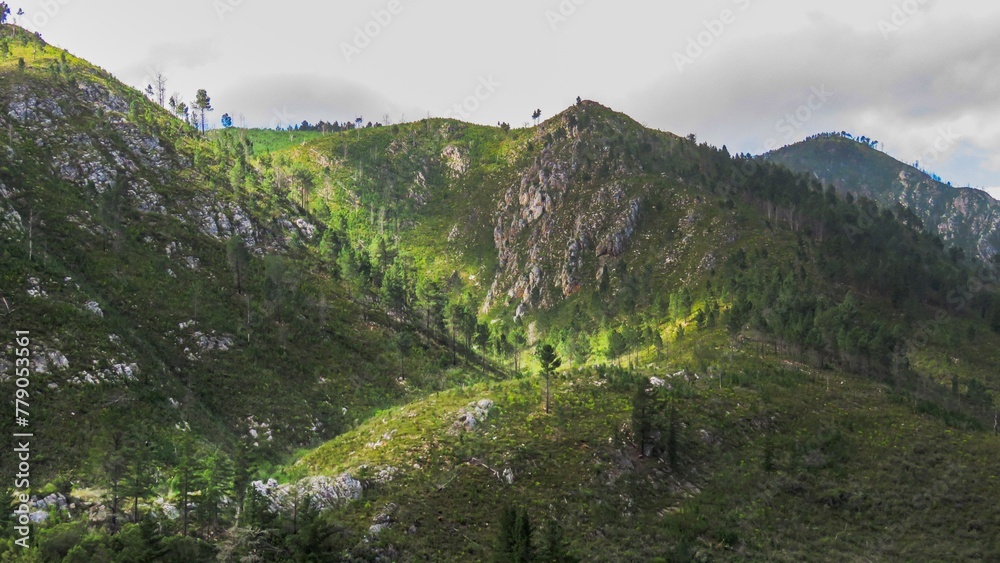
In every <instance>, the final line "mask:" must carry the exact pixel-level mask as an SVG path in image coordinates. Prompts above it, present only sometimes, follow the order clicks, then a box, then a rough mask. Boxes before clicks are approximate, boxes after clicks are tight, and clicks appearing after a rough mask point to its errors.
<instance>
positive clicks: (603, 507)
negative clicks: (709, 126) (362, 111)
mask: <svg viewBox="0 0 1000 563" xmlns="http://www.w3.org/2000/svg"><path fill="white" fill-rule="evenodd" d="M0 39H2V42H0V56H2V57H3V58H0V109H3V110H4V111H2V112H0V125H2V127H0V154H3V155H6V156H4V159H3V160H2V161H0V231H2V232H3V237H4V238H3V239H2V240H3V242H2V244H0V272H2V273H0V297H2V300H0V315H2V319H3V320H2V323H3V326H4V327H8V328H10V329H11V330H30V331H31V333H32V342H33V346H32V349H31V351H32V355H33V358H34V359H35V360H34V361H35V364H34V367H35V375H34V378H35V379H34V380H33V383H32V390H31V391H32V397H31V404H32V411H31V412H32V415H31V416H32V420H33V424H34V425H37V426H36V427H37V428H38V429H39V430H38V432H37V437H36V438H35V441H34V442H33V446H32V447H33V448H34V450H33V451H37V452H39V453H40V455H38V456H37V458H35V457H33V460H32V485H33V488H32V490H31V494H32V495H34V496H35V497H37V498H39V499H44V498H46V497H49V500H50V501H51V503H52V504H51V505H50V504H49V501H46V509H45V510H46V511H47V515H45V516H36V518H44V520H45V521H44V523H39V524H37V525H35V534H34V540H33V541H34V547H33V549H32V550H30V551H28V552H23V551H19V549H20V548H17V547H16V546H15V545H14V544H13V538H14V531H13V520H9V519H8V520H5V521H4V523H3V524H2V526H0V528H2V529H3V532H4V534H3V542H2V543H0V557H2V558H4V559H5V560H26V561H116V560H117V561H151V560H162V561H208V560H218V559H221V560H225V561H235V560H255V561H298V560H302V561H308V560H365V561H367V560H378V559H379V558H381V560H463V559H464V560H499V561H529V560H530V561H573V560H605V561H615V560H643V561H656V560H670V561H687V560H716V559H718V560H734V561H736V560H802V559H809V558H814V557H817V554H823V555H826V554H836V555H837V556H838V557H846V558H849V559H850V558H866V557H870V558H876V559H902V560H961V559H983V560H989V559H993V558H996V557H998V556H1000V553H998V552H997V545H996V542H995V541H994V540H993V534H992V533H991V532H990V530H993V529H995V528H997V526H998V524H1000V521H998V520H1000V513H998V512H997V510H996V509H995V508H994V507H993V506H992V504H991V500H990V499H992V498H993V497H994V496H995V495H996V494H997V493H998V492H1000V491H997V483H996V479H995V475H994V471H993V469H992V459H993V458H994V457H995V456H996V453H997V450H998V447H1000V441H998V439H997V437H996V435H995V432H993V431H991V429H993V428H995V427H994V421H995V420H996V413H997V410H998V409H997V405H996V397H997V396H998V393H1000V379H998V378H997V375H996V373H995V366H996V365H997V362H998V361H1000V358H998V357H997V354H998V353H1000V352H997V350H1000V346H998V344H1000V294H998V292H997V291H996V289H995V277H994V276H993V274H992V272H993V271H992V270H991V269H988V268H984V267H983V266H984V265H983V264H982V263H979V262H977V261H976V259H974V258H966V257H965V256H964V255H962V254H960V253H959V252H958V251H955V250H946V249H945V247H944V244H943V243H942V241H941V239H940V238H938V237H937V235H936V234H934V233H928V232H925V231H924V228H923V225H922V221H921V220H920V219H919V217H918V213H919V210H917V211H912V210H911V209H909V208H904V207H896V206H890V205H884V204H883V205H881V206H880V205H879V204H877V203H876V202H875V201H872V200H871V199H868V198H865V197H861V198H857V199H855V197H854V196H853V195H849V194H848V195H842V194H840V193H838V191H837V190H834V189H829V188H826V187H824V186H823V185H821V184H819V183H818V182H816V181H814V180H812V179H810V178H808V177H805V176H800V175H797V174H796V173H794V172H792V171H790V170H788V169H787V168H784V167H782V166H779V165H777V164H775V163H773V162H769V161H766V160H758V159H752V158H750V157H749V156H748V155H736V156H735V157H734V156H733V155H730V154H729V153H728V150H726V148H725V147H723V148H722V149H717V148H714V147H710V146H708V145H705V144H701V145H699V144H697V143H696V142H695V140H694V139H683V138H680V137H677V136H674V135H671V134H668V133H662V132H658V131H651V130H648V129H645V128H643V127H641V126H640V125H639V124H637V123H635V122H634V121H632V120H631V119H629V118H628V117H627V116H624V115H622V114H618V113H616V112H613V111H611V110H610V109H608V108H604V107H602V106H600V105H598V104H596V103H594V102H589V101H583V100H579V101H578V103H577V104H576V105H575V106H574V107H572V108H570V109H568V110H566V111H565V112H563V113H562V114H559V115H557V116H555V117H554V118H552V119H550V120H548V121H546V122H544V123H542V124H540V125H539V126H538V127H535V128H530V129H527V128H526V129H517V130H512V129H510V127H509V126H507V127H503V126H502V127H485V126H478V125H471V124H466V123H460V122H457V121H454V120H444V119H428V120H424V121H420V122H417V123H403V124H396V125H387V126H379V124H374V125H372V126H371V127H360V126H355V125H353V124H347V125H346V126H342V125H340V124H338V123H335V124H326V123H321V124H318V125H316V126H313V125H309V124H308V123H306V124H303V125H301V126H298V127H297V128H293V129H292V130H284V131H280V130H245V129H241V128H236V127H231V125H232V122H231V117H229V119H227V120H226V122H227V123H228V125H226V126H225V127H224V128H223V129H220V130H215V131H205V125H204V124H205V121H204V120H205V113H206V112H209V111H211V100H210V98H209V96H208V94H207V93H206V92H204V91H201V92H199V95H198V96H197V97H196V100H195V102H194V103H193V104H192V105H191V106H190V107H189V106H187V105H186V104H184V103H182V102H180V101H179V100H176V99H172V100H170V101H169V102H168V103H167V104H166V105H167V106H168V107H167V108H165V107H163V106H164V101H163V99H162V98H163V94H162V92H163V85H162V83H159V82H158V83H157V85H156V86H155V87H153V86H152V85H151V87H150V88H149V89H148V91H147V94H148V96H149V98H153V99H155V100H157V101H158V102H159V103H154V102H153V101H152V100H151V99H149V98H147V97H146V96H144V95H143V94H141V93H139V92H136V91H134V90H131V89H129V88H127V87H125V86H124V85H122V84H120V83H118V82H117V81H115V80H114V79H113V78H112V77H110V76H108V75H107V74H105V73H103V72H101V71H100V70H98V69H96V68H94V67H92V66H90V65H89V64H87V63H85V62H84V61H81V60H79V59H76V58H74V57H72V56H71V55H68V54H67V53H65V52H63V51H61V50H58V49H55V48H53V47H51V46H48V45H46V44H45V43H44V42H43V41H41V39H40V38H38V37H36V36H33V35H31V34H28V33H26V32H24V31H23V30H20V29H19V28H16V27H12V26H4V27H3V28H2V33H0ZM19 61H20V62H19ZM192 112H193V113H192ZM536 113H539V114H540V112H536ZM228 115H229V114H227V117H228ZM195 121H196V122H195ZM358 125H360V124H358ZM834 142H840V141H834ZM853 144H854V145H858V147H860V149H861V150H868V149H866V148H865V147H864V146H862V145H860V144H858V143H853ZM866 144H867V143H866ZM852 150H853V149H852ZM850 181H859V182H860V181H862V180H861V179H857V178H853V179H850ZM532 351H533V352H534V353H532ZM8 360H9V358H2V359H0V369H2V370H3V371H6V370H9V369H10V368H11V367H13V365H14V364H13V363H12V362H10V361H8ZM6 420H8V422H7V423H6V426H4V429H5V430H7V431H9V432H13V430H14V428H13V426H12V425H11V422H12V420H13V416H9V417H7V419H6ZM43 429H44V431H42V430H43ZM41 452H44V453H43V454H42V453H41ZM14 462H15V460H13V459H10V458H9V456H8V457H6V458H3V461H2V462H0V469H2V470H3V472H4V473H5V474H11V473H13V469H14V465H13V463H14ZM269 479H274V481H273V482H269ZM317 483H319V485H317ZM331 483H332V484H331ZM324 484H325V485H324ZM7 486H8V487H9V485H7ZM317 487H319V488H317ZM322 487H326V488H322ZM6 492H7V493H8V494H12V493H13V491H11V490H7V491H6ZM50 495H51V496H50ZM60 495H61V496H60ZM52 499H56V500H52ZM59 499H63V502H65V503H66V504H67V506H66V507H65V508H63V507H62V506H61V505H60V504H59ZM69 504H72V508H70V507H69V506H68V505H69ZM12 508H13V507H12ZM39 512H40V511H36V513H39Z"/></svg>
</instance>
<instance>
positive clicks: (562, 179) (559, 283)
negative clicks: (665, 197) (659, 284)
mask: <svg viewBox="0 0 1000 563" xmlns="http://www.w3.org/2000/svg"><path fill="white" fill-rule="evenodd" d="M587 115H588V112H587V109H586V106H585V107H584V108H583V109H577V110H571V111H570V112H568V113H567V114H565V115H564V116H563V118H562V119H559V120H554V121H553V122H550V123H548V124H546V125H545V126H543V127H541V128H539V130H538V132H537V133H536V135H535V139H534V140H533V141H532V143H533V144H534V145H540V146H541V148H540V150H538V149H536V150H537V152H538V154H537V156H536V157H535V158H534V162H533V163H532V164H531V165H530V166H528V167H527V168H526V169H525V170H523V172H522V173H521V174H520V175H519V176H518V177H517V179H516V180H515V181H514V182H513V184H512V185H511V186H510V187H509V188H508V189H507V190H506V191H505V192H504V193H503V195H502V197H501V199H500V202H499V205H498V209H497V211H496V213H495V216H494V228H493V240H494V244H495V246H496V249H497V256H498V264H499V272H498V273H497V275H496V277H495V279H494V282H493V286H492V288H491V291H490V293H489V295H488V297H487V299H486V302H485V303H484V306H483V310H484V311H487V310H489V309H491V308H492V307H494V306H495V305H497V304H502V305H506V306H510V307H512V308H515V309H517V310H518V311H519V312H518V313H517V314H518V315H520V314H522V313H523V312H526V311H527V310H528V309H530V308H534V307H540V308H547V307H550V306H552V305H553V304H555V303H556V302H557V301H558V300H559V299H562V298H565V297H568V296H570V295H573V294H574V293H576V292H578V291H580V289H581V288H582V286H583V285H584V284H585V283H586V282H587V280H596V279H599V277H600V272H601V271H602V269H603V268H604V266H605V264H606V263H607V262H609V261H611V260H616V259H618V258H620V257H622V256H623V255H624V254H625V253H626V251H627V250H628V248H629V244H630V242H631V240H632V237H633V236H634V235H635V233H636V230H637V228H638V226H639V223H640V221H641V220H642V213H643V212H642V210H643V205H644V201H645V199H646V194H647V193H648V192H649V191H650V190H651V189H652V185H651V184H650V183H645V182H643V183H637V182H635V181H634V178H635V177H636V176H642V175H644V173H645V171H644V169H643V164H642V162H641V159H639V158H637V156H636V155H635V154H634V153H633V152H632V151H631V150H630V149H629V148H627V146H623V145H625V144H626V143H635V144H642V143H644V142H650V141H649V140H646V139H626V138H625V134H624V133H623V132H622V131H623V130H624V129H626V127H625V124H624V123H622V122H621V121H616V120H615V119H607V118H605V117H604V116H603V115H602V116H601V118H599V119H594V120H588V122H587V125H586V129H583V125H581V122H582V121H583V120H584V119H586V118H587Z"/></svg>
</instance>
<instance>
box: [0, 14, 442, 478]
mask: <svg viewBox="0 0 1000 563" xmlns="http://www.w3.org/2000/svg"><path fill="white" fill-rule="evenodd" d="M3 33H4V35H5V37H4V40H5V41H9V42H10V44H11V48H12V51H13V52H12V55H11V57H10V58H7V59H5V60H3V61H0V218H2V222H0V232H2V233H3V240H2V244H0V271H2V272H3V273H2V276H0V296H2V305H0V306H2V309H0V312H2V318H0V325H2V327H3V331H4V333H5V335H6V336H5V337H4V338H5V341H4V342H3V343H2V344H0V349H2V350H5V354H4V357H3V358H2V359H0V371H2V373H3V378H4V380H5V381H10V378H11V376H12V374H13V364H14V357H13V349H14V343H13V341H12V340H11V339H10V338H8V336H9V335H10V334H12V331H14V330H26V331H31V335H32V341H31V342H32V343H31V352H32V366H33V373H34V374H35V376H34V379H33V381H32V387H31V396H32V400H31V405H32V407H33V408H32V410H31V412H32V424H33V425H35V428H36V429H37V434H36V442H37V443H36V444H35V447H36V451H37V452H38V454H37V458H36V459H35V465H34V467H33V468H34V470H35V471H36V474H37V475H38V478H39V480H41V482H39V483H38V484H39V486H40V485H41V484H43V483H44V482H45V481H44V480H48V479H52V478H54V477H56V476H57V475H60V476H62V477H63V478H64V479H66V480H68V479H69V478H74V479H79V481H78V483H80V484H101V482H102V480H103V479H105V477H106V475H107V471H106V460H105V459H104V458H103V454H102V453H101V452H102V451H103V450H104V449H105V448H107V447H110V446H108V444H109V443H110V444H114V447H115V448H118V447H125V446H126V445H128V447H132V446H133V445H134V443H140V444H142V443H147V444H148V443H150V442H152V443H155V444H156V446H157V448H160V449H162V450H163V452H164V453H163V458H162V459H161V460H160V462H162V463H163V464H164V467H165V469H166V470H167V471H171V470H172V468H173V462H170V461H169V458H170V456H172V455H173V454H172V453H170V452H171V451H172V450H173V446H174V444H175V443H176V439H177V437H178V435H179V434H181V433H183V432H184V431H185V429H186V428H188V427H190V428H192V429H193V431H194V432H195V434H196V435H197V436H198V437H199V440H200V443H201V446H200V447H204V448H206V449H213V448H216V447H221V448H222V449H223V451H225V452H226V454H227V457H231V459H233V460H234V461H235V462H236V464H237V465H238V466H242V467H244V468H246V467H248V466H251V465H252V464H253V463H255V462H256V461H257V460H272V461H273V460H276V459H279V458H280V457H281V456H284V455H286V454H287V453H288V452H289V451H291V449H292V448H294V447H298V446H302V445H307V444H310V443H313V442H315V441H317V440H321V439H324V438H329V437H332V436H334V435H336V434H337V433H338V432H340V431H341V430H342V429H343V428H344V427H345V426H347V425H349V424H350V423H351V421H352V420H354V419H355V418H358V417H361V418H363V417H364V413H365V412H368V411H370V410H371V409H373V408H376V407H381V406H385V405H387V404H392V403H394V402H395V401H399V400H402V399H403V397H405V396H406V395H407V394H408V393H409V392H410V391H409V390H408V388H406V387H404V386H403V385H401V384H400V382H399V381H397V378H398V377H399V373H398V372H399V369H401V367H400V361H399V359H398V354H399V353H398V351H397V350H396V349H395V348H393V338H394V337H395V329H394V327H395V324H394V323H392V322H391V321H390V320H389V319H386V318H384V315H383V316H381V317H378V316H376V317H372V316H371V315H366V314H364V312H363V311H362V308H361V307H359V306H358V305H356V304H355V303H352V302H351V301H349V300H348V299H347V298H346V296H345V293H346V292H345V290H344V289H343V288H342V287H341V285H340V284H339V282H338V281H337V280H336V279H335V275H334V274H333V273H331V272H330V267H329V265H328V264H325V263H324V262H323V260H322V259H321V258H320V257H319V256H318V253H317V250H316V249H317V247H318V246H319V243H320V240H321V238H322V236H323V230H322V228H321V226H320V225H317V224H315V222H314V220H313V219H312V218H311V217H309V216H308V215H307V214H306V213H305V212H304V211H303V210H301V209H297V208H296V206H295V205H294V204H293V203H292V202H291V201H289V200H288V199H286V198H281V197H274V198H269V199H267V200H264V199H263V198H257V197H254V196H252V195H251V194H250V193H248V192H246V191H237V190H235V189H234V188H233V186H232V185H231V183H230V180H229V177H228V176H227V172H229V171H230V170H231V169H232V168H233V167H234V166H237V167H243V169H244V172H245V175H246V177H248V178H252V179H254V180H255V181H258V180H259V176H260V173H259V171H257V170H256V169H254V168H253V167H251V166H250V165H249V164H247V163H246V162H245V161H243V162H239V161H238V160H237V159H235V158H233V157H232V156H231V155H230V154H228V153H226V151H225V150H223V148H222V147H221V146H220V145H219V144H218V143H216V142H212V141H208V140H206V139H204V138H203V137H202V136H201V135H198V134H197V133H196V132H195V131H194V130H193V129H192V128H190V127H189V126H187V125H185V124H184V123H182V122H181V121H179V120H177V119H176V118H175V117H173V116H171V115H170V114H169V113H168V112H167V111H165V110H164V109H162V108H160V107H159V106H156V105H155V104H153V103H151V102H150V101H148V100H147V99H146V98H144V97H143V96H142V95H141V94H139V93H138V92H136V91H134V90H132V89H130V88H127V87H125V86H124V85H122V84H121V83H119V82H118V81H116V80H115V79H114V78H112V77H110V76H108V75H107V74H106V73H104V72H103V71H100V70H98V69H96V68H94V67H93V66H91V65H89V64H88V63H86V62H84V61H81V60H79V59H76V58H74V57H72V56H71V55H69V54H67V53H65V52H63V51H60V50H57V49H54V48H52V47H50V46H48V45H46V44H44V43H43V42H41V40H40V39H38V38H37V37H35V36H32V35H30V34H28V33H26V32H23V31H21V30H19V29H18V28H13V27H10V26H7V27H4V28H3ZM18 59H22V60H24V61H26V64H25V67H24V68H23V69H20V68H19V65H18V62H17V61H18ZM413 345H414V350H415V351H416V350H418V349H426V351H427V354H426V356H421V355H419V354H414V356H413V359H412V361H410V362H408V365H405V366H402V367H405V368H406V369H409V370H411V371H415V372H418V373H419V372H422V371H423V369H424V366H430V367H429V368H428V370H430V371H433V372H437V371H438V370H439V367H438V366H439V363H438V354H439V353H440V354H442V357H443V351H442V350H441V349H440V347H438V346H437V344H435V343H433V342H431V341H429V340H424V341H420V340H419V339H417V340H416V341H414V342H413ZM427 346H429V348H428V347H427ZM12 407H13V405H11V408H12ZM12 420H13V416H11V417H8V418H7V419H5V423H4V424H5V425H10V424H11V423H12V422H11V421H12ZM122 436H126V437H127V439H126V440H122V439H121V438H122ZM113 453H115V454H117V452H113ZM12 463H14V460H13V459H12V458H10V457H9V456H8V457H4V459H3V467H4V469H5V470H7V469H10V468H11V464H12Z"/></svg>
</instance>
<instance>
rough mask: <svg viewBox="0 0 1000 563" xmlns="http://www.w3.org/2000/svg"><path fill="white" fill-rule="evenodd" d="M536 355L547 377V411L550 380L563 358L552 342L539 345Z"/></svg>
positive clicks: (547, 408) (546, 407)
mask: <svg viewBox="0 0 1000 563" xmlns="http://www.w3.org/2000/svg"><path fill="white" fill-rule="evenodd" d="M535 356H536V357H537V358H538V362H539V363H540V364H542V375H543V376H544V377H545V412H546V413H548V412H549V380H550V379H551V378H552V374H553V373H554V372H555V371H556V370H557V369H559V366H561V365H562V360H560V359H559V356H557V355H556V350H555V348H553V347H552V345H551V344H541V345H539V346H538V349H537V351H536V352H535Z"/></svg>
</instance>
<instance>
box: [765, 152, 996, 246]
mask: <svg viewBox="0 0 1000 563" xmlns="http://www.w3.org/2000/svg"><path fill="white" fill-rule="evenodd" d="M762 158H764V159H766V160H770V161H772V162H777V163H779V164H782V165H784V166H787V167H788V168H790V169H791V170H794V171H796V172H800V173H803V174H809V175H811V176H813V177H814V178H816V179H817V180H819V181H821V182H823V183H824V184H828V185H831V186H834V187H835V188H836V189H837V191H838V192H840V193H841V194H844V193H847V192H851V193H852V194H854V195H855V196H864V197H867V198H870V199H872V200H873V201H876V202H878V203H879V205H882V206H883V207H886V208H889V209H893V208H894V207H895V206H896V205H903V206H905V207H906V208H908V209H910V210H911V211H913V213H914V214H915V215H916V216H917V217H918V218H919V219H920V220H921V221H922V222H923V224H924V226H925V227H926V228H928V229H932V230H933V231H934V232H936V233H938V234H939V235H940V236H941V238H942V240H943V241H944V242H945V243H947V244H948V245H949V246H951V245H954V246H958V247H959V248H961V249H963V250H964V251H965V252H966V253H967V254H968V255H969V256H976V257H978V258H980V259H981V260H984V261H989V260H991V259H992V258H993V256H995V255H996V254H997V252H998V251H1000V202H998V201H997V200H995V199H993V198H992V197H991V196H990V195H989V194H987V193H985V192H983V191H981V190H975V189H971V188H953V187H951V186H949V185H946V184H943V183H941V182H939V181H937V180H935V179H933V178H931V177H930V176H929V175H927V174H926V173H924V172H922V171H920V170H918V169H916V168H914V167H913V166H911V165H908V164H904V163H902V162H899V161H898V160H896V159H894V158H892V157H890V156H889V155H886V154H884V153H881V152H879V151H877V150H875V149H873V148H871V147H869V146H867V145H864V144H863V143H859V142H856V141H854V140H852V139H848V138H845V137H841V136H819V137H816V138H812V139H809V140H807V141H803V142H801V143H796V144H794V145H789V146H787V147H784V148H781V149H778V150H775V151H772V152H770V153H768V154H766V155H763V157H762Z"/></svg>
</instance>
